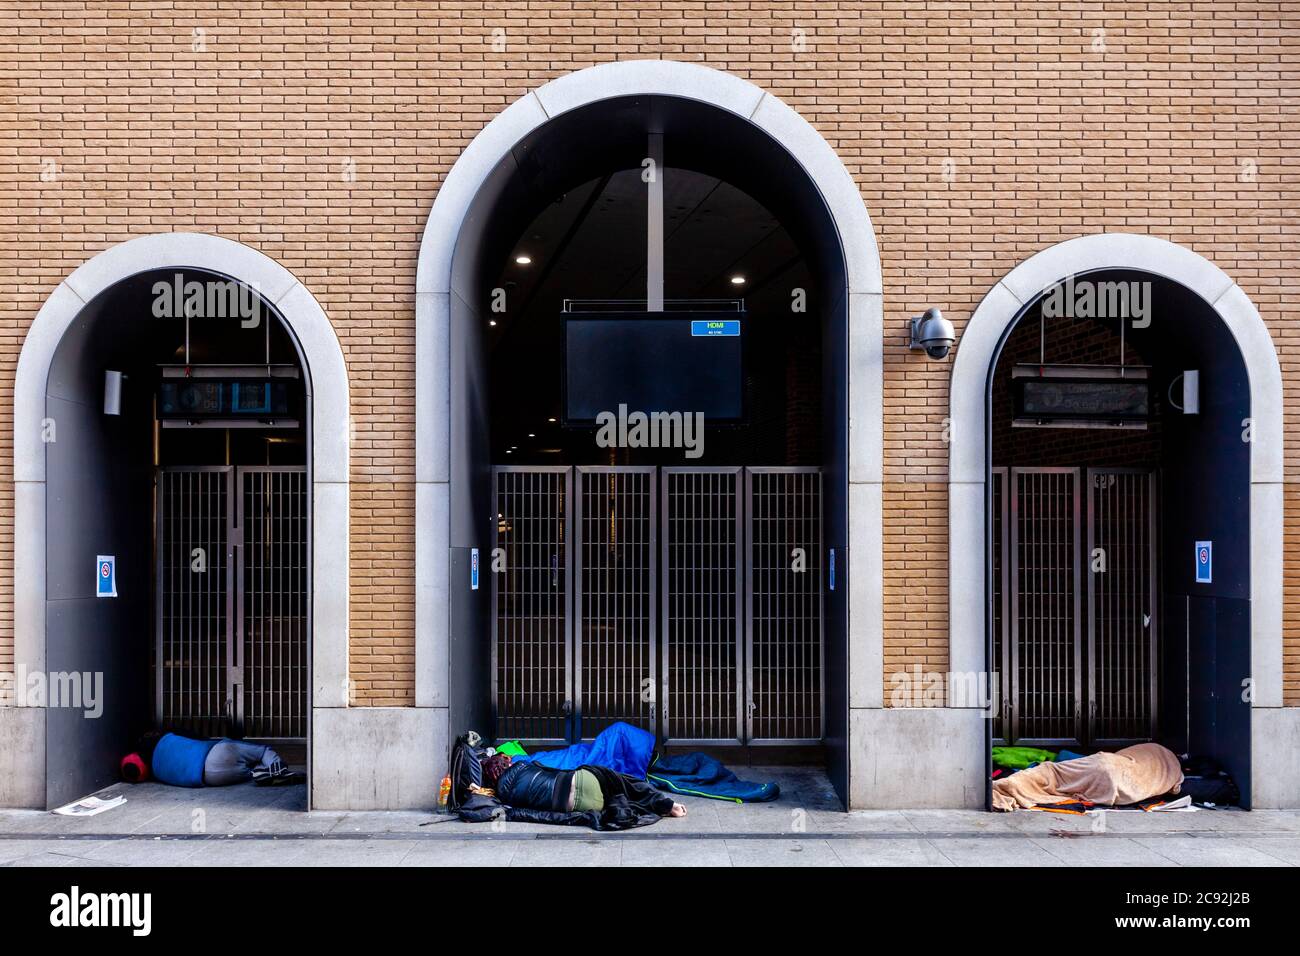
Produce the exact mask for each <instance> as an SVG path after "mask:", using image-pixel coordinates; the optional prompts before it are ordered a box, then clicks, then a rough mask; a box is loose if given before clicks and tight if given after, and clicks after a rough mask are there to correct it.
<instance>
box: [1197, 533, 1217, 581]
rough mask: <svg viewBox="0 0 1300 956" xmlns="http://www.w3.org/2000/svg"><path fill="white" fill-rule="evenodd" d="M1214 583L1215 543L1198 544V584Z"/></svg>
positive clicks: (1203, 542) (1201, 542) (1199, 542)
mask: <svg viewBox="0 0 1300 956" xmlns="http://www.w3.org/2000/svg"><path fill="white" fill-rule="evenodd" d="M1213 581H1214V542H1213V541H1198V542H1196V583H1197V584H1212V583H1213Z"/></svg>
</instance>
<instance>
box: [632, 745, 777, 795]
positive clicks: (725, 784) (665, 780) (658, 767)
mask: <svg viewBox="0 0 1300 956" xmlns="http://www.w3.org/2000/svg"><path fill="white" fill-rule="evenodd" d="M647 776H648V778H649V780H650V782H651V783H653V784H654V785H655V786H656V787H658V788H659V789H660V790H667V791H668V792H669V793H683V794H687V795H689V796H692V797H712V798H713V799H714V800H730V801H732V802H733V803H766V802H767V801H768V800H775V799H776V798H777V797H779V796H780V795H781V788H780V787H779V786H777V785H776V784H775V783H752V782H750V781H748V780H741V779H740V778H739V777H737V776H736V775H735V774H734V773H732V772H731V771H730V770H728V769H727V768H726V767H724V766H723V765H722V764H721V763H719V762H718V761H717V760H714V759H713V758H712V757H710V756H709V755H708V754H702V753H687V754H675V755H673V756H671V757H660V758H659V759H658V760H656V761H655V763H654V766H653V767H651V768H650V772H649V773H648V774H647Z"/></svg>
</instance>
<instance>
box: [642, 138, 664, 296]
mask: <svg viewBox="0 0 1300 956" xmlns="http://www.w3.org/2000/svg"><path fill="white" fill-rule="evenodd" d="M646 145H647V155H648V156H649V158H650V160H651V164H652V165H651V167H650V169H651V173H652V175H651V177H650V182H649V183H647V184H646V187H647V191H646V243H645V298H646V311H647V312H662V311H663V310H664V134H663V133H650V134H649V136H647V137H646Z"/></svg>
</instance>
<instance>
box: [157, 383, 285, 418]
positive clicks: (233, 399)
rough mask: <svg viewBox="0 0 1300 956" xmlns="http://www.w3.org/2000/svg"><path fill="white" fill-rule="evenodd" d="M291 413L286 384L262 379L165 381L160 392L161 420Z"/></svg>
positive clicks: (279, 415) (251, 416)
mask: <svg viewBox="0 0 1300 956" xmlns="http://www.w3.org/2000/svg"><path fill="white" fill-rule="evenodd" d="M288 414H289V389H288V386H287V384H286V383H285V382H278V381H264V380H259V379H240V380H238V381H222V380H220V379H210V378H192V379H164V380H163V383H162V387H161V388H160V389H159V391H158V417H159V418H183V419H199V418H244V417H247V418H253V417H259V416H260V417H282V416H285V415H288Z"/></svg>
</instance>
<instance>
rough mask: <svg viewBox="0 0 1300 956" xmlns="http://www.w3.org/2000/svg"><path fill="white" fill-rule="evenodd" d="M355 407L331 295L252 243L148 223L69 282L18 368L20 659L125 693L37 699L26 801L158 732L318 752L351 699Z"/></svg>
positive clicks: (28, 733)
mask: <svg viewBox="0 0 1300 956" xmlns="http://www.w3.org/2000/svg"><path fill="white" fill-rule="evenodd" d="M164 293H166V294H164ZM196 293H197V294H198V295H199V296H200V298H201V301H200V300H199V299H196V298H194V296H195V294H196ZM187 302H188V303H189V304H188V305H187V304H186V303H187ZM186 315H188V316H190V320H189V321H187V320H186V318H185V316H186ZM199 316H203V317H205V321H206V319H208V318H212V319H215V318H220V319H222V321H221V322H215V321H214V322H212V323H208V325H207V326H206V327H203V326H202V325H201V324H200V323H199V321H198V317H199ZM186 332H188V333H189V334H188V335H187V334H186ZM251 352H256V353H257V354H256V355H255V356H253V355H251ZM254 366H256V369H254ZM123 372H125V374H124V375H123V374H121V373H123ZM254 372H256V374H254ZM182 393H183V394H182ZM347 401H348V398H347V377H346V370H345V367H344V363H343V358H342V353H341V350H340V349H339V346H338V342H337V339H335V337H334V334H333V331H332V330H331V329H330V326H329V322H328V320H327V319H326V317H325V315H324V313H323V312H322V311H321V309H320V306H319V305H318V304H317V303H316V301H315V299H314V298H313V297H312V296H311V294H310V293H309V292H308V291H307V290H306V289H305V288H304V287H303V286H302V285H301V284H300V283H299V282H298V281H297V280H296V279H295V278H294V277H293V276H292V275H291V274H290V273H289V272H288V271H287V270H285V269H284V268H283V267H281V266H279V265H278V264H276V263H275V262H274V261H272V260H271V259H269V258H267V257H266V256H264V255H262V254H261V253H258V252H256V251H255V250H252V249H250V248H248V247H246V246H242V245H240V244H238V243H235V242H231V241H229V240H225V239H220V238H217V237H214V236H205V235H197V234H168V235H157V236H148V237H143V238H140V239H135V240H132V241H130V242H126V243H123V244H121V245H118V246H115V247H113V248H111V249H109V250H107V251H105V252H103V253H101V254H100V255H98V256H96V257H95V258H93V259H91V260H90V261H89V262H87V263H86V264H85V265H83V266H82V267H81V268H79V269H78V270H77V271H75V272H74V273H72V274H71V275H70V276H68V278H67V279H66V280H65V281H64V282H63V283H62V284H61V285H60V286H59V288H58V289H56V290H55V292H54V293H53V294H52V295H51V297H50V298H49V299H48V300H47V301H46V303H45V306H44V307H43V308H42V309H41V311H40V313H39V314H38V315H37V317H36V320H35V321H34V323H33V325H32V328H31V329H30V330H29V333H28V335H27V338H26V340H25V342H24V345H23V351H22V354H21V356H20V359H19V365H18V372H17V378H16V384H15V396H14V416H15V427H14V433H15V540H16V554H15V594H14V597H15V636H16V646H15V660H16V664H17V666H18V667H19V668H21V669H22V670H23V671H24V672H25V673H27V674H29V675H47V676H48V675H50V674H51V673H52V672H54V671H58V672H59V673H60V674H77V673H82V674H85V673H90V674H95V673H99V674H101V675H102V688H103V695H104V696H103V699H102V700H101V701H100V702H99V703H100V704H101V705H102V711H101V713H100V714H99V715H98V716H97V719H96V720H93V721H91V720H82V719H79V718H80V716H81V714H80V713H79V712H78V713H75V714H74V713H73V712H72V711H71V710H68V709H66V708H63V707H60V708H59V709H57V710H56V709H55V703H54V701H53V699H52V698H51V699H50V700H49V704H48V706H47V705H46V702H45V701H44V700H40V699H37V698H33V697H31V696H30V695H28V696H26V697H24V696H23V695H20V696H19V700H18V703H19V704H20V705H22V704H26V705H27V706H20V707H18V708H12V709H11V713H10V714H7V715H6V716H7V717H10V718H11V719H14V720H15V722H16V723H17V724H18V729H19V732H20V733H21V735H22V736H23V737H24V738H25V749H24V751H23V756H22V757H21V758H20V759H21V760H22V763H23V766H22V768H21V773H20V776H21V780H22V789H21V790H18V791H16V796H15V799H13V801H12V802H14V803H18V804H20V805H47V804H57V803H60V802H66V800H67V799H72V798H75V797H76V796H80V795H82V794H83V793H85V792H87V791H88V790H91V789H95V788H96V787H98V786H103V785H104V784H106V783H108V782H110V781H111V780H112V779H114V777H115V768H116V760H117V759H118V758H120V756H121V752H122V748H123V747H125V746H127V745H128V744H129V743H130V742H131V740H130V738H129V737H128V736H126V735H130V734H132V733H138V731H139V729H140V727H141V725H142V724H144V725H148V724H151V723H152V724H157V723H159V722H160V721H161V722H163V723H165V724H167V725H169V726H174V727H178V728H180V729H185V730H189V731H191V732H193V733H196V734H202V735H206V734H211V733H232V732H233V733H236V734H239V733H246V734H247V735H248V736H250V737H260V738H264V739H276V740H283V741H286V742H288V741H297V742H300V743H303V744H305V743H306V742H307V741H308V740H310V726H311V724H312V712H313V709H319V708H321V707H330V706H334V707H338V706H345V705H346V687H345V684H344V681H345V677H346V666H347V615H346V610H344V612H343V613H342V614H341V615H340V614H339V613H338V602H340V601H341V602H342V604H343V608H344V609H345V608H346V593H347V571H346V560H343V561H339V560H336V559H334V557H333V555H331V553H330V551H331V548H330V547H315V546H314V542H315V541H322V542H337V541H344V542H346V540H347V507H346V503H347V482H348V467H347V448H348V439H347V430H346V429H345V428H338V427H337V422H338V421H339V420H344V419H345V418H346V414H347V407H348V406H347ZM137 453H138V454H137ZM230 529H235V532H234V533H242V535H243V537H242V539H239V540H237V539H236V538H235V537H232V536H231V534H232V532H231V531H230ZM209 532H210V533H209ZM156 534H161V535H163V537H161V538H156V537H155V535H156ZM233 548H238V559H237V560H235V559H232V555H235V553H236V552H235V551H233V550H229V549H233ZM87 549H90V550H91V551H92V552H93V553H91V555H90V557H86V556H85V554H84V553H83V552H86V551H87ZM178 549H179V550H178ZM182 551H183V552H184V554H182V553H181V552H182ZM172 552H175V553H174V554H173V553H172ZM168 555H170V559H169V557H168ZM101 556H103V557H105V558H109V557H111V558H112V559H113V560H112V561H108V562H105V561H101ZM171 559H174V560H171ZM92 560H93V561H94V562H95V564H96V570H97V577H98V576H99V575H98V572H99V570H100V568H101V567H102V566H104V565H105V564H107V565H108V566H109V567H110V574H109V575H108V576H106V577H110V578H111V577H113V576H115V577H116V583H117V584H118V585H119V587H116V588H114V587H112V586H111V584H110V586H109V587H108V588H106V589H99V588H98V587H96V588H92V586H91V584H90V581H91V579H90V577H89V575H88V574H82V573H81V572H80V567H81V565H84V564H86V563H87V562H89V561H92ZM187 562H188V563H187ZM182 564H183V565H184V568H183V570H184V571H187V572H193V574H192V575H191V574H185V575H181V574H180V572H179V571H177V573H176V574H175V575H172V576H171V577H172V579H173V583H172V584H170V585H169V584H168V583H167V575H166V574H165V571H166V569H167V568H169V567H171V566H172V565H175V568H181V565H182ZM173 570H175V569H173ZM182 578H183V580H182ZM114 592H115V593H116V596H112V594H113V593H114ZM97 594H98V595H102V596H109V597H111V599H110V600H103V601H101V600H98V599H97ZM187 623H188V625H189V627H188V629H187V628H186V627H183V626H182V625H183V624H187ZM227 630H229V634H227V633H226V631H227ZM195 633H199V634H202V635H203V637H202V639H201V640H198V641H193V642H191V641H189V637H190V636H191V635H192V634H195ZM96 635H98V638H102V639H99V640H94V639H92V638H95V637H96ZM268 649H271V650H274V651H275V655H274V656H273V657H268V656H267V655H266V654H265V653H264V652H265V651H267V650H268ZM119 652H120V653H119ZM18 714H21V717H19V716H18ZM118 738H123V739H118ZM115 755H116V756H115ZM311 757H312V754H311V752H310V751H308V752H305V753H301V755H300V757H299V759H304V760H305V761H306V764H307V766H308V768H309V769H310V766H311ZM309 780H310V774H309Z"/></svg>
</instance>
